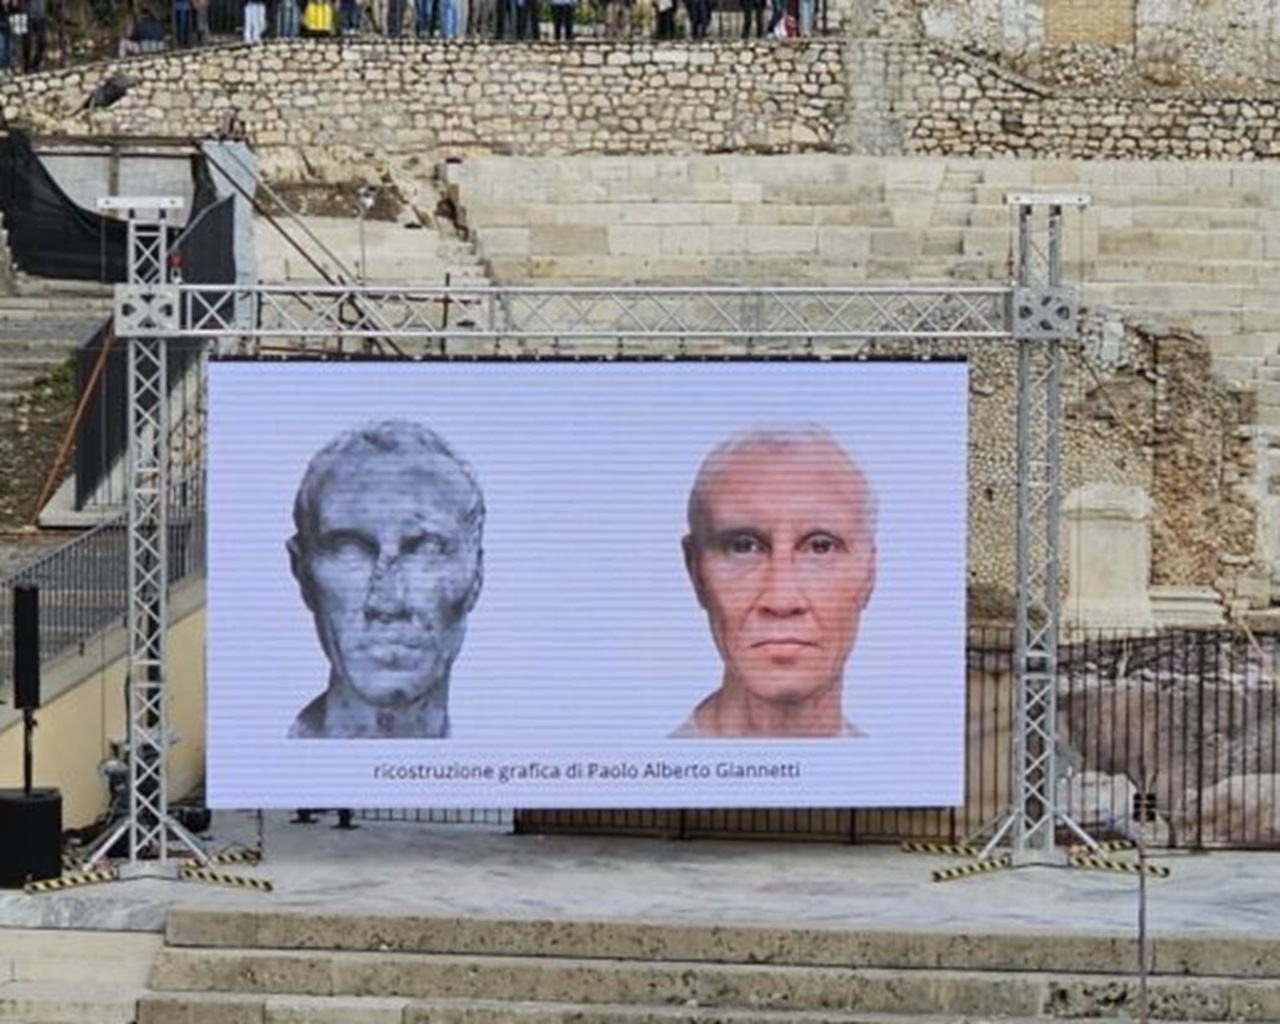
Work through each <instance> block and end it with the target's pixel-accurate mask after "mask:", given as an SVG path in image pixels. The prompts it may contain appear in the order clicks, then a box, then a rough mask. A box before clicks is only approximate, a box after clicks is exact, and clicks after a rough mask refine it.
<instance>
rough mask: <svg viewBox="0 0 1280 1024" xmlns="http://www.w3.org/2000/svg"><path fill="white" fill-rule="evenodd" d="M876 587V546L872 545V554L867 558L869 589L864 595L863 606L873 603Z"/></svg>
mask: <svg viewBox="0 0 1280 1024" xmlns="http://www.w3.org/2000/svg"><path fill="white" fill-rule="evenodd" d="M875 589H876V546H875V545H874V544H872V545H871V554H870V555H869V556H868V560H867V589H866V591H865V592H864V593H863V595H862V607H863V608H865V607H866V606H867V605H869V604H870V603H871V595H872V594H873V593H875Z"/></svg>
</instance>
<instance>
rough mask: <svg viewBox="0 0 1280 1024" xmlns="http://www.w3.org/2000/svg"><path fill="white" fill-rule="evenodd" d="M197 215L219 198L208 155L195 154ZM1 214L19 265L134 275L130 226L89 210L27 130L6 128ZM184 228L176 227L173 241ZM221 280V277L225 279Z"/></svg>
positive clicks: (77, 274) (99, 275)
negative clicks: (52, 172)
mask: <svg viewBox="0 0 1280 1024" xmlns="http://www.w3.org/2000/svg"><path fill="white" fill-rule="evenodd" d="M191 177H192V181H193V183H194V195H193V197H192V202H191V217H190V219H189V223H191V222H194V221H195V219H196V218H197V217H198V216H199V214H200V211H201V210H203V209H205V208H206V207H208V206H210V205H212V204H213V203H215V202H216V201H217V198H218V195H217V190H216V189H215V188H214V184H213V178H212V176H211V174H210V172H209V168H208V164H207V163H206V161H205V159H204V157H203V156H199V155H196V156H193V157H192V158H191ZM0 214H3V215H4V225H5V230H6V232H7V234H8V236H9V251H10V253H11V254H12V256H13V262H14V264H15V265H16V266H17V267H18V269H20V270H22V271H24V272H26V273H28V274H31V275H33V276H35V277H55V278H59V279H62V280H71V281H99V282H105V283H108V284H115V283H118V282H123V281H124V280H126V278H127V276H128V266H129V263H128V249H127V245H128V226H127V225H126V224H125V222H124V221H122V220H120V219H119V218H116V217H104V216H102V215H101V214H98V213H96V212H93V211H90V210H86V209H85V208H84V207H82V206H80V205H78V204H77V203H76V202H75V201H74V200H72V199H71V197H70V196H68V195H67V194H66V193H65V192H64V191H62V188H61V187H60V186H59V185H58V183H57V182H56V181H55V180H54V179H53V176H52V175H50V174H49V172H48V171H47V170H46V169H45V166H44V164H43V163H41V161H40V157H39V156H38V155H37V154H36V152H35V149H34V148H33V147H32V145H31V139H30V138H29V137H28V136H27V135H26V133H24V132H21V131H17V130H14V129H10V130H9V131H8V132H7V133H6V132H0ZM181 230H182V229H181V228H177V227H175V228H173V229H172V233H171V235H170V243H169V244H170V246H171V247H172V246H175V245H176V244H177V242H176V240H177V239H178V237H179V236H180V232H181ZM219 283H220V282H219Z"/></svg>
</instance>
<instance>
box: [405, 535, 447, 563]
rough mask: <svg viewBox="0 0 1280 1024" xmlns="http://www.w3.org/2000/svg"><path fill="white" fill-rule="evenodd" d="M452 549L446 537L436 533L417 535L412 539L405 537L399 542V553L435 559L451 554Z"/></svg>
mask: <svg viewBox="0 0 1280 1024" xmlns="http://www.w3.org/2000/svg"><path fill="white" fill-rule="evenodd" d="M453 547H454V545H453V544H452V543H451V542H450V541H449V539H448V538H447V537H442V536H441V535H440V534H438V533H419V534H417V535H416V536H413V537H406V538H405V539H404V540H402V541H401V542H400V553H401V554H402V555H427V556H430V557H436V556H440V555H448V554H451V553H452V552H453Z"/></svg>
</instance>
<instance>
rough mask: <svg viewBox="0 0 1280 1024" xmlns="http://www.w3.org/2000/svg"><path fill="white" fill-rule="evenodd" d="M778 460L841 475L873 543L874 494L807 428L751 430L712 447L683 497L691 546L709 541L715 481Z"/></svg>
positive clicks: (836, 446) (827, 441) (836, 447)
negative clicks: (813, 464) (824, 468)
mask: <svg viewBox="0 0 1280 1024" xmlns="http://www.w3.org/2000/svg"><path fill="white" fill-rule="evenodd" d="M780 460H787V461H792V462H796V463H801V462H817V461H821V462H826V463H828V464H831V465H833V466H835V467H837V468H838V469H839V470H842V471H843V474H844V475H847V479H848V482H849V485H850V488H849V493H850V494H851V496H853V505H854V507H855V508H856V511H857V516H858V520H859V522H860V524H861V527H862V531H863V534H864V536H865V537H866V538H867V539H869V540H870V541H871V542H872V543H873V544H874V541H875V534H876V521H877V515H878V512H877V506H876V498H875V493H874V492H873V491H872V490H871V485H870V483H869V482H868V481H867V477H866V474H865V473H863V471H862V468H861V467H860V466H859V465H858V464H857V463H856V462H855V461H854V460H853V458H852V457H851V456H850V455H849V454H848V452H846V451H845V450H844V448H842V447H841V446H840V443H839V442H838V441H837V440H836V439H835V437H834V436H833V435H832V434H831V432H830V431H829V430H826V429H824V428H822V427H809V426H803V427H759V428H753V429H751V430H744V431H741V432H739V433H736V434H733V435H731V436H730V437H728V438H726V439H725V440H724V441H721V442H720V444H718V445H716V447H715V448H713V449H712V450H711V452H710V453H709V454H708V455H707V457H706V458H705V459H703V461H702V465H701V466H700V467H699V468H698V475H697V476H696V477H695V478H694V481H693V487H692V489H691V490H690V492H689V507H688V522H689V536H690V538H691V539H692V540H693V542H694V543H695V544H699V545H701V544H703V543H705V542H706V541H707V540H708V539H709V536H710V533H709V530H710V521H711V506H710V495H711V493H712V491H713V489H714V487H715V484H716V482H717V481H718V480H719V479H720V478H721V477H723V476H724V475H725V474H726V473H727V472H729V471H731V470H734V471H736V470H737V469H738V467H741V466H743V465H746V466H752V465H760V466H764V465H769V464H775V463H777V462H778V461H780Z"/></svg>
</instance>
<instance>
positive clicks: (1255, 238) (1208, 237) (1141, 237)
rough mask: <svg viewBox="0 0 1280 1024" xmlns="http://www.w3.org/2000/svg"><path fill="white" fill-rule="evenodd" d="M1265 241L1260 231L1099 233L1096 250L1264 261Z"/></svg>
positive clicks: (1115, 253)
mask: <svg viewBox="0 0 1280 1024" xmlns="http://www.w3.org/2000/svg"><path fill="white" fill-rule="evenodd" d="M1265 239H1266V234H1265V233H1264V232H1262V231H1259V230H1249V231H1242V230H1234V231H1232V230H1221V231H1214V230H1210V229H1208V228H1203V229H1191V228H1185V229H1181V230H1175V229H1172V228H1170V229H1158V228H1132V229H1116V230H1112V231H1100V232H1099V233H1098V245H1097V250H1098V255H1099V256H1128V257H1140V256H1143V255H1145V254H1147V253H1156V252H1179V253H1181V254H1182V256H1183V258H1187V257H1193V258H1203V259H1210V260H1214V259H1218V260H1223V259H1225V260H1262V259H1264V258H1265V255H1266V253H1265V247H1264V243H1265Z"/></svg>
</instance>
